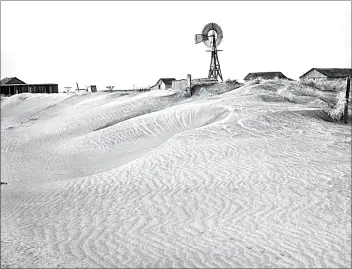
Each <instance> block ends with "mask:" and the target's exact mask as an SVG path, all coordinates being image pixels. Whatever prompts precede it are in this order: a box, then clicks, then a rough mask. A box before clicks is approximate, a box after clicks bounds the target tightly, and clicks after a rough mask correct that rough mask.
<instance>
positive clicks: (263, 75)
mask: <svg viewBox="0 0 352 269" xmlns="http://www.w3.org/2000/svg"><path fill="white" fill-rule="evenodd" d="M255 79H264V80H267V79H289V78H287V77H286V76H285V75H284V74H282V73H281V72H256V73H249V74H248V75H247V76H246V77H245V78H244V80H245V81H250V80H255Z"/></svg>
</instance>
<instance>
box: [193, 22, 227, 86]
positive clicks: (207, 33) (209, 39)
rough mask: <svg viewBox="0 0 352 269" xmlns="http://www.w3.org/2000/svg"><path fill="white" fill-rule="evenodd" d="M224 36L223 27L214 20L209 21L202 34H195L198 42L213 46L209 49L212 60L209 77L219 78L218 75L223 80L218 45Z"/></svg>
mask: <svg viewBox="0 0 352 269" xmlns="http://www.w3.org/2000/svg"><path fill="white" fill-rule="evenodd" d="M222 38H223V33H222V30H221V27H220V26H219V25H217V24H216V23H214V22H211V23H208V24H207V25H205V26H204V28H203V31H202V33H201V34H196V35H195V36H194V39H195V42H196V44H198V43H201V42H203V43H204V44H205V45H206V46H207V47H209V48H211V50H207V51H210V52H211V60H210V68H209V75H208V78H211V79H216V80H218V77H219V78H220V79H221V81H223V79H222V74H221V69H220V63H219V57H218V51H222V50H218V49H217V46H219V45H220V43H221V40H222Z"/></svg>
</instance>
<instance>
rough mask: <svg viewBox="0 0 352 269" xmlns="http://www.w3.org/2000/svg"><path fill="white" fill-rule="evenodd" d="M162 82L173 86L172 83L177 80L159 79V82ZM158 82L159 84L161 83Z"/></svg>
mask: <svg viewBox="0 0 352 269" xmlns="http://www.w3.org/2000/svg"><path fill="white" fill-rule="evenodd" d="M160 80H161V81H162V82H164V83H165V85H171V84H172V81H174V80H176V79H174V78H161V79H159V81H160ZM159 81H158V82H159Z"/></svg>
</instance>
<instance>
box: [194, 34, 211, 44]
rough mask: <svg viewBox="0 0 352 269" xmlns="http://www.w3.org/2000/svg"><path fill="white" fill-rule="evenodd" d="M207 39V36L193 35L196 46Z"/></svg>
mask: <svg viewBox="0 0 352 269" xmlns="http://www.w3.org/2000/svg"><path fill="white" fill-rule="evenodd" d="M207 39H208V36H207V35H203V34H195V35H194V40H195V42H196V44H198V43H201V42H203V41H205V40H207Z"/></svg>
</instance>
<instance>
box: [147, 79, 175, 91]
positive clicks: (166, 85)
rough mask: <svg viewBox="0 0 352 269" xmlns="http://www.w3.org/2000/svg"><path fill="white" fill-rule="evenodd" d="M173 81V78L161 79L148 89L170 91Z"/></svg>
mask: <svg viewBox="0 0 352 269" xmlns="http://www.w3.org/2000/svg"><path fill="white" fill-rule="evenodd" d="M174 80H176V79H174V78H161V79H159V80H158V82H157V83H156V84H155V85H154V86H152V87H151V88H150V89H151V90H167V89H170V88H171V86H172V81H174Z"/></svg>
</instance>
